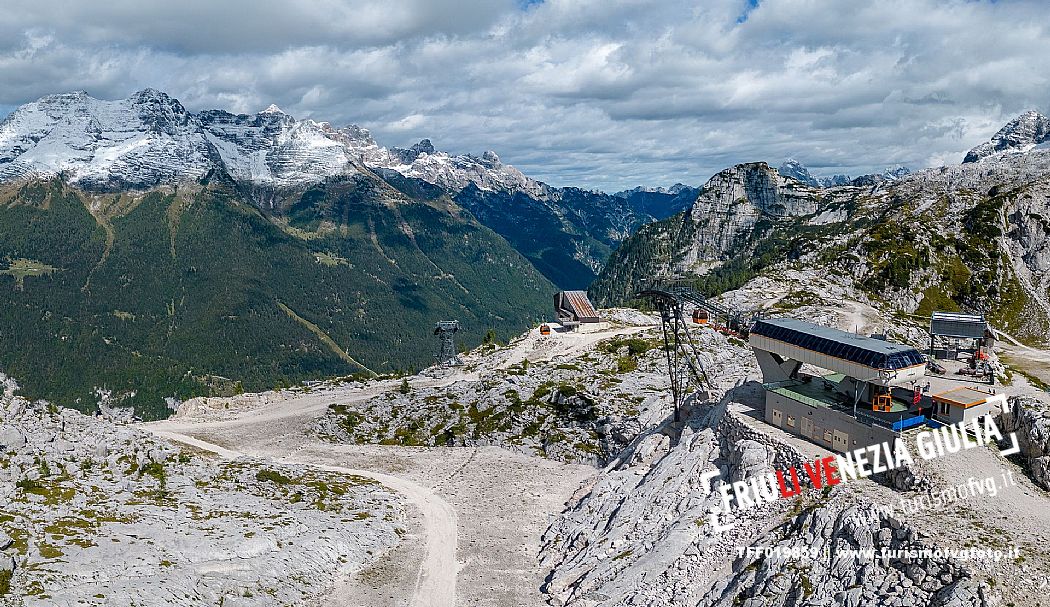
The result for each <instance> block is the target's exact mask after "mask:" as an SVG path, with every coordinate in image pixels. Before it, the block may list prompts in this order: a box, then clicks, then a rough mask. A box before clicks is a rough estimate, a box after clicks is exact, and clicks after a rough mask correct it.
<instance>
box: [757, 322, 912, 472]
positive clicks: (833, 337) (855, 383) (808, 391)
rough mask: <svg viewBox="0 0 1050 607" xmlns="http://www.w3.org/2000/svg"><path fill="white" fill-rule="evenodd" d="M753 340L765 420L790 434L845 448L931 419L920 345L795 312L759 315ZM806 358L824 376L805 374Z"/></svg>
mask: <svg viewBox="0 0 1050 607" xmlns="http://www.w3.org/2000/svg"><path fill="white" fill-rule="evenodd" d="M748 341H749V343H750V345H751V348H752V349H753V351H754V353H755V358H756V359H757V361H758V365H759V367H760V368H761V370H762V384H763V387H764V388H765V411H764V418H765V421H766V422H767V423H769V424H772V425H774V426H777V427H779V428H782V429H783V430H785V431H786V432H788V433H791V434H796V435H799V436H802V437H804V438H806V439H808V440H811V441H813V442H815V443H817V444H819V445H822V446H824V447H826V448H828V449H832V450H834V451H838V452H845V451H849V450H852V449H857V448H859V447H866V446H868V445H872V444H876V443H880V442H892V441H893V439H895V438H896V437H897V436H898V435H899V434H900V432H901V431H903V430H905V429H907V428H911V427H913V426H918V425H920V424H923V423H925V422H926V421H927V416H926V413H927V412H928V411H926V410H925V409H924V408H923V407H924V406H926V407H928V406H929V405H930V402H929V401H930V399H929V397H923V396H922V394H921V392H920V391H919V390H918V389H917V388H916V386H917V384H918V382H919V381H920V380H922V379H923V377H924V376H925V374H926V358H925V357H924V356H923V355H922V354H921V353H920V352H919V351H918V350H916V349H915V348H912V347H910V346H904V345H899V344H894V343H890V342H887V341H884V340H881V339H875V338H872V337H865V336H861V335H855V334H853V333H847V332H845V331H839V330H838V329H833V328H829V327H823V326H820V325H815V324H812V323H808V322H805V321H801V320H795V319H793V318H767V319H761V320H758V321H757V322H756V323H755V325H754V326H753V327H752V328H751V332H750V335H749V336H748ZM804 364H806V365H810V366H812V367H816V368H818V369H821V370H822V371H821V372H820V373H821V374H813V373H804V372H802V367H803V365H804Z"/></svg>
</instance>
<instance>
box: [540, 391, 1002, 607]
mask: <svg viewBox="0 0 1050 607" xmlns="http://www.w3.org/2000/svg"><path fill="white" fill-rule="evenodd" d="M719 410H721V411H725V410H726V409H725V407H719V406H715V407H714V408H712V406H711V404H708V405H707V406H702V405H701V406H698V407H696V408H695V409H694V411H693V414H692V416H691V417H690V419H689V420H688V421H687V423H686V427H685V429H684V430H683V432H682V434H681V436H680V437H679V439H678V440H677V442H675V441H673V440H667V439H668V437H667V436H665V434H667V433H671V434H673V432H671V430H670V428H669V427H664V428H658V429H656V430H655V431H653V432H651V433H644V434H642V435H641V436H639V438H638V439H637V440H636V441H634V443H632V445H631V446H630V447H628V449H627V450H626V451H625V453H624V454H622V455H621V456H620V457H619V458H617V460H616V461H615V462H613V463H612V464H611V465H610V466H609V467H608V468H606V469H605V470H604V471H603V472H602V473H601V474H600V475H598V477H597V478H596V480H595V481H594V483H593V484H592V485H590V486H589V487H588V488H587V491H585V492H583V491H581V493H580V495H578V496H577V497H576V498H575V499H574V500H573V501H572V502H570V503H569V504H568V508H567V509H566V511H565V512H564V513H563V514H562V515H561V517H559V518H558V519H557V520H555V521H554V522H553V523H552V524H551V526H550V528H548V530H547V531H546V533H545V534H544V536H543V541H544V545H543V549H542V552H541V557H542V562H543V564H544V565H545V566H547V567H548V568H549V569H550V574H549V576H548V578H547V583H546V584H545V586H544V588H543V590H544V592H545V593H546V594H547V595H548V597H549V601H550V602H551V604H553V605H558V606H566V607H576V606H581V607H582V606H587V607H592V606H596V605H601V606H621V605H623V606H626V605H660V606H667V607H671V606H675V607H680V606H704V607H714V606H718V607H737V606H740V605H746V606H750V607H759V606H776V607H785V606H789V605H790V606H795V605H854V606H857V607H860V606H867V605H898V606H912V605H914V606H919V605H957V606H963V605H974V606H977V605H980V606H983V605H985V604H986V603H985V600H984V597H983V594H982V589H981V587H980V586H979V585H978V583H977V582H976V581H974V580H973V579H972V578H971V576H970V573H969V572H968V571H967V570H966V569H964V568H963V567H962V566H961V565H960V564H958V563H956V562H954V561H951V560H949V559H946V558H910V557H908V556H904V557H903V558H897V557H880V556H876V555H875V554H874V552H871V553H869V552H863V551H880V550H881V549H883V548H887V549H906V548H921V547H923V543H922V541H921V540H920V539H919V537H918V534H917V532H916V531H914V530H913V529H911V528H909V527H908V526H907V525H905V524H903V523H902V522H900V521H899V520H896V519H892V518H889V517H887V516H885V515H884V514H883V513H882V512H881V511H878V510H876V509H875V508H872V507H871V506H870V505H867V502H866V501H865V500H864V499H863V498H861V497H859V496H857V495H855V494H853V493H852V492H851V491H852V490H851V489H850V488H849V485H843V486H840V487H837V488H835V489H833V490H831V491H830V492H817V491H809V492H807V493H804V494H803V495H802V496H800V497H797V498H794V499H781V500H776V501H774V502H771V503H766V504H762V505H759V506H757V507H755V508H752V509H749V510H745V511H737V512H734V513H733V514H732V515H731V516H729V517H726V518H724V519H723V520H722V521H721V522H722V523H734V526H733V528H731V529H728V530H724V531H721V532H718V531H715V530H714V529H713V527H712V525H711V523H710V519H709V518H708V512H709V511H710V509H711V508H713V507H717V506H719V504H720V500H721V497H720V495H719V492H717V491H710V492H709V491H708V488H706V487H702V486H700V474H701V473H702V472H706V471H709V470H717V471H719V476H718V477H717V478H716V479H715V481H714V484H715V485H717V484H719V483H720V482H734V481H738V480H746V479H749V478H752V477H754V476H756V475H765V474H768V473H769V472H770V471H771V470H772V469H775V468H782V467H787V466H791V465H799V464H800V463H801V462H802V461H804V460H805V456H804V455H803V454H802V453H801V452H799V451H798V450H796V449H795V448H794V447H791V446H789V445H787V444H785V443H782V442H780V441H779V440H777V439H775V438H773V437H771V436H769V435H767V434H765V433H763V432H759V431H757V430H755V429H754V428H752V427H751V426H750V425H749V424H748V423H746V422H745V421H744V420H743V419H741V418H740V417H738V416H737V415H738V414H737V413H735V412H734V411H732V410H730V411H728V412H725V413H723V414H722V416H721V417H720V418H719V417H718V416H717V415H714V416H709V415H708V414H709V413H710V412H712V411H715V412H716V413H717V411H719ZM701 420H707V423H705V422H703V421H701ZM669 443H674V444H673V446H670V447H667V446H665V445H669ZM747 547H752V548H758V547H773V548H780V549H781V550H782V551H783V552H784V553H785V554H787V553H790V551H796V552H798V553H800V554H803V553H804V556H800V557H799V558H798V559H794V558H788V557H784V558H780V557H778V556H761V555H758V554H752V555H747V554H744V555H741V554H740V553H739V552H738V550H739V549H740V548H747ZM855 551H858V552H855Z"/></svg>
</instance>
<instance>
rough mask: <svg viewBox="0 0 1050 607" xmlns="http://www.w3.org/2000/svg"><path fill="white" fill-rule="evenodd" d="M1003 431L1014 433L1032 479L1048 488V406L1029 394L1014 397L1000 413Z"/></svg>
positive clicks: (1049, 451)
mask: <svg viewBox="0 0 1050 607" xmlns="http://www.w3.org/2000/svg"><path fill="white" fill-rule="evenodd" d="M1002 426H1003V432H1015V433H1017V444H1018V445H1019V446H1020V447H1021V457H1023V458H1024V460H1025V463H1026V465H1027V466H1028V470H1029V471H1030V472H1031V474H1032V478H1033V480H1035V482H1037V483H1038V484H1039V485H1040V486H1042V487H1043V488H1044V489H1050V406H1047V405H1046V404H1045V403H1042V402H1040V401H1037V400H1035V399H1031V398H1017V399H1014V400H1013V401H1012V402H1011V403H1010V409H1009V411H1007V412H1006V414H1005V415H1003V419H1002Z"/></svg>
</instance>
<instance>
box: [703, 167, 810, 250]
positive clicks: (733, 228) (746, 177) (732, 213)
mask: <svg viewBox="0 0 1050 607" xmlns="http://www.w3.org/2000/svg"><path fill="white" fill-rule="evenodd" d="M822 199H823V192H822V191H821V190H820V189H819V188H815V187H812V186H807V185H805V184H803V183H801V182H799V181H797V180H795V179H792V178H789V177H784V176H782V175H780V174H779V173H778V172H777V171H776V170H775V169H772V168H770V167H769V166H768V165H767V164H766V163H764V162H757V163H750V164H741V165H737V166H735V167H732V168H729V169H726V170H724V171H722V172H720V173H718V174H717V175H715V176H714V177H712V178H711V179H710V180H708V182H707V183H706V184H704V187H703V188H702V189H701V190H700V194H699V196H697V199H696V202H695V203H693V207H692V208H691V209H690V210H689V214H688V217H689V220H691V221H693V222H694V223H695V224H696V233H695V236H694V238H693V239H692V242H689V243H685V248H684V250H683V253H684V256H683V257H684V259H683V262H682V264H683V269H684V268H685V267H688V265H689V264H690V263H702V262H703V261H705V260H717V259H719V258H721V257H723V256H725V255H726V254H727V253H731V252H732V251H734V250H735V249H738V248H739V245H740V243H739V240H740V239H741V238H742V237H746V236H748V235H749V234H750V233H751V232H752V231H753V230H754V228H755V225H756V224H757V223H758V222H759V221H760V220H761V219H763V218H766V217H768V218H783V217H798V216H801V215H808V214H810V213H813V212H815V211H816V210H817V208H818V207H819V206H820V203H821V201H822Z"/></svg>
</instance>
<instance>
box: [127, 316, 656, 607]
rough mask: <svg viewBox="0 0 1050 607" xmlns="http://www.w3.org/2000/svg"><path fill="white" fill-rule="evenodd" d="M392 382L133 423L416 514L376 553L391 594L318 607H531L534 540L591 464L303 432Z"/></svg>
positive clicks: (550, 346)
mask: <svg viewBox="0 0 1050 607" xmlns="http://www.w3.org/2000/svg"><path fill="white" fill-rule="evenodd" d="M642 330H644V327H609V328H605V329H604V330H600V331H596V332H589V333H568V334H558V335H554V336H540V335H539V332H538V330H536V329H534V330H533V331H531V332H530V333H529V334H527V335H526V336H525V337H523V338H521V339H518V340H515V341H514V342H512V343H511V344H509V345H508V346H506V347H504V348H501V349H499V350H497V351H495V352H492V353H488V354H486V355H484V356H480V357H479V356H477V355H472V356H468V357H467V364H466V365H465V366H464V367H459V368H453V369H443V370H439V371H436V372H434V373H429V374H423V375H417V376H415V377H411V378H408V381H409V384H410V386H411V387H412V388H413V389H419V388H424V387H430V388H434V387H443V386H449V385H451V384H454V383H457V382H464V381H476V380H478V379H480V378H481V376H482V375H487V374H488V373H491V372H492V371H494V370H496V369H506V368H509V367H512V366H514V365H518V364H520V363H522V361H524V360H529V361H531V362H536V361H541V360H552V359H558V358H563V357H564V358H573V357H576V356H579V355H582V354H584V353H586V352H588V351H590V350H591V349H592V348H593V347H594V346H595V344H597V343H598V342H599V341H601V340H603V339H608V338H610V337H614V336H617V335H630V334H633V333H636V332H639V331H642ZM401 381H402V380H401V379H392V380H373V381H369V382H368V383H367V384H364V385H362V384H348V385H341V386H327V387H324V388H319V389H316V388H315V389H310V390H303V391H282V392H278V393H266V394H261V395H242V396H238V397H231V398H229V399H223V398H208V399H197V401H196V402H195V403H187V405H186V406H184V407H183V409H182V410H180V411H179V413H178V414H176V415H175V416H173V417H171V418H169V419H167V420H164V421H160V422H151V423H145V424H141V425H140V427H141V428H143V429H144V430H147V431H149V432H152V433H153V434H155V435H157V436H158V437H160V438H163V439H167V440H169V441H174V442H178V443H183V444H186V445H189V446H191V447H195V448H198V449H201V450H204V451H207V452H211V453H215V454H216V455H217V456H219V457H222V458H228V459H235V458H238V457H252V458H256V459H259V460H263V461H270V462H274V463H280V464H296V465H305V466H310V467H312V468H315V469H318V470H324V471H327V472H332V473H336V474H350V475H357V476H362V477H366V478H371V479H374V480H376V481H377V482H379V483H381V484H382V485H384V486H385V487H387V488H389V489H391V490H393V491H396V492H397V493H399V494H401V495H402V496H404V499H405V500H406V501H407V502H408V503H409V504H410V505H411V506H412V507H413V509H414V510H417V511H418V512H419V513H420V514H421V519H422V520H421V521H420V522H421V525H420V526H421V527H422V529H421V533H420V535H419V536H418V537H419V544H418V548H412V547H408V548H405V550H407V552H402V553H399V554H393V553H392V554H390V555H387V556H386V557H385V558H387V559H388V564H390V563H393V564H394V567H393V568H394V569H398V570H399V573H397V574H394V577H395V578H397V580H400V581H392V582H389V583H390V584H394V585H395V586H396V588H395V587H393V586H390V587H386V590H384V591H382V592H385V593H386V594H380V595H377V596H376V597H374V599H373V597H368V598H366V597H360V596H353V595H348V596H342V595H341V593H342V594H347V593H352V591H350V590H346V589H345V588H343V587H341V586H340V583H338V582H337V584H336V586H335V591H334V593H333V594H332V595H331V596H330V597H329V599H328V600H329V602H328V603H327V604H328V605H333V606H335V605H339V606H343V605H354V606H357V605H361V604H368V605H379V604H383V605H386V604H390V605H405V604H406V603H407V604H408V605H411V606H412V607H453V606H454V605H456V601H457V600H459V601H460V603H461V604H464V605H466V604H470V605H485V606H488V605H510V604H513V605H521V606H529V607H531V606H533V605H539V604H541V601H542V599H541V597H540V595H539V593H538V592H537V589H538V587H539V586H540V584H541V583H542V578H539V577H537V575H538V571H537V569H536V567H537V565H536V564H537V563H538V562H539V559H538V552H539V547H540V546H539V538H540V535H541V534H542V532H543V530H544V529H545V528H546V525H547V521H548V517H549V516H550V515H551V514H554V513H557V512H559V511H560V509H561V508H562V507H563V506H564V503H565V501H566V500H567V499H568V498H569V497H570V496H571V495H572V494H573V492H575V491H576V490H577V488H578V487H579V486H580V483H581V482H582V480H583V479H584V478H587V477H589V476H591V475H592V474H593V473H594V469H593V468H591V467H589V466H582V465H567V464H559V463H556V462H551V461H547V460H544V459H542V458H537V457H535V456H527V455H522V454H515V453H512V452H509V451H505V450H503V449H500V448H498V447H483V448H478V447H474V448H459V449H457V448H450V447H444V448H423V449H420V448H412V447H398V446H383V445H337V444H329V443H324V442H322V441H318V440H316V439H315V438H313V437H312V436H311V428H312V426H313V423H314V422H315V421H316V419H317V418H318V417H321V416H322V415H324V414H325V412H326V411H327V410H328V408H329V407H330V406H331V405H340V404H344V405H345V404H350V403H353V402H360V401H365V400H369V399H373V398H379V397H382V396H383V395H384V394H387V393H389V392H390V391H392V390H396V389H398V387H399V385H400V383H401ZM351 462H352V464H350V463H351ZM378 470H382V472H379V471H378ZM510 513H514V514H513V515H511V514H510ZM460 515H462V517H463V521H462V522H461V521H460V520H459V516H460ZM420 548H421V549H420ZM417 557H418V560H419V562H418V568H417V565H416V558H417ZM457 583H458V587H457ZM348 588H349V587H348ZM391 593H393V596H391ZM370 600H371V601H372V602H368V601H370ZM361 601H365V602H364V603H362V602H361Z"/></svg>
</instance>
